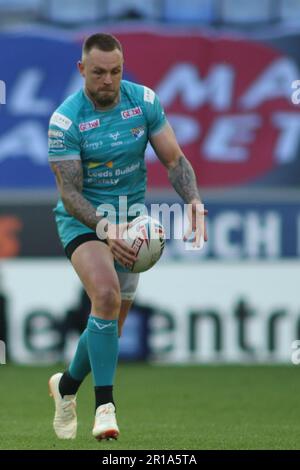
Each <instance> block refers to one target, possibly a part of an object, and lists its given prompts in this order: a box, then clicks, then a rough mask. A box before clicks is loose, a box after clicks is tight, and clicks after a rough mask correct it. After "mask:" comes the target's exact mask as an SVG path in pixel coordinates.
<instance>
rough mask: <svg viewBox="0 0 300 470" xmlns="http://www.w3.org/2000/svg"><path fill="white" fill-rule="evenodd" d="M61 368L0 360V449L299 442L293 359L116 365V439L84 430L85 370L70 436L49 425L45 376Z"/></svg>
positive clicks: (88, 424) (291, 445)
mask: <svg viewBox="0 0 300 470" xmlns="http://www.w3.org/2000/svg"><path fill="white" fill-rule="evenodd" d="M59 370H62V368H61V367H24V366H15V365H2V366H0V403H1V405H0V449H57V450H58V449H94V450H100V449H103V450H110V449H116V450H117V449H122V450H125V449H130V450H133V449H134V450H137V449H144V450H150V449H155V450H156V449H157V450H162V449H163V450H171V449H178V450H186V449H198V450H199V449H300V399H299V396H300V370H299V368H298V367H297V366H188V367H186V366H150V365H120V366H119V367H118V372H117V381H116V385H115V399H116V403H117V416H118V423H119V427H120V430H121V435H120V437H119V439H118V441H105V442H101V443H98V442H97V441H96V440H95V439H94V438H93V437H92V434H91V429H92V425H93V420H94V416H93V411H94V396H93V388H92V382H91V378H90V377H89V378H88V379H87V380H86V382H85V383H84V384H83V386H82V387H81V389H80V392H79V394H78V418H79V427H78V434H77V438H76V439H75V440H74V441H60V440H58V439H57V438H56V437H55V435H54V432H53V429H52V419H53V410H54V406H53V402H52V399H50V397H49V396H48V389H47V382H48V378H49V377H50V375H51V374H53V373H55V372H57V371H59Z"/></svg>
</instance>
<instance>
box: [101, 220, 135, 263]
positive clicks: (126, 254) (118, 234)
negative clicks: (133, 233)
mask: <svg viewBox="0 0 300 470" xmlns="http://www.w3.org/2000/svg"><path fill="white" fill-rule="evenodd" d="M127 226H128V224H127V223H124V224H119V225H115V224H111V223H108V228H107V243H108V246H109V248H110V250H111V252H112V254H113V256H114V258H115V259H116V260H117V261H118V262H119V263H120V264H122V265H123V266H125V267H126V268H130V267H131V266H132V264H133V263H134V262H135V261H136V259H137V258H136V255H135V252H134V250H133V249H132V248H130V246H129V245H128V244H127V243H126V242H125V241H124V240H123V239H122V237H123V233H124V232H125V230H126V229H127Z"/></svg>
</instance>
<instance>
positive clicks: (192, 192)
mask: <svg viewBox="0 0 300 470" xmlns="http://www.w3.org/2000/svg"><path fill="white" fill-rule="evenodd" d="M150 141H151V145H152V147H153V148H154V150H155V152H156V154H157V156H158V158H159V159H160V161H161V162H162V163H163V164H164V165H165V166H166V168H167V169H168V175H169V180H170V182H171V184H172V186H173V188H174V189H175V191H176V192H177V193H178V194H179V196H180V197H181V198H182V199H183V201H184V202H186V203H190V202H194V201H197V202H200V195H199V191H198V188H197V182H196V177H195V173H194V170H193V168H192V166H191V164H190V162H189V161H188V160H187V159H186V158H185V157H184V155H183V153H182V150H181V149H180V147H179V145H178V143H177V140H176V137H175V134H174V132H173V129H172V128H171V126H170V125H169V124H166V125H165V126H164V128H163V130H162V131H161V132H159V133H158V134H155V135H154V136H152V137H151V139H150Z"/></svg>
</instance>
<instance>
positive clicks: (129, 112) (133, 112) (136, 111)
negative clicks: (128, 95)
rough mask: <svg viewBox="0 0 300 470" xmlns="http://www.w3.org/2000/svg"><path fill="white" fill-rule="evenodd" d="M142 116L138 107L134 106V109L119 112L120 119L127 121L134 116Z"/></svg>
mask: <svg viewBox="0 0 300 470" xmlns="http://www.w3.org/2000/svg"><path fill="white" fill-rule="evenodd" d="M141 114H143V111H142V110H141V108H140V106H136V107H135V108H130V109H125V111H121V116H122V119H129V118H132V117H134V116H140V115H141Z"/></svg>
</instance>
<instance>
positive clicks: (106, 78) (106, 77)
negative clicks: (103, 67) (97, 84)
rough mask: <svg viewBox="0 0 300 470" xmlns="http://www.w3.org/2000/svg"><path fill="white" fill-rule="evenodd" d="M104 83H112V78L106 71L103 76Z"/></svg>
mask: <svg viewBox="0 0 300 470" xmlns="http://www.w3.org/2000/svg"><path fill="white" fill-rule="evenodd" d="M104 84H105V85H111V84H112V78H111V75H110V73H107V74H106V75H105V77H104Z"/></svg>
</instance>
